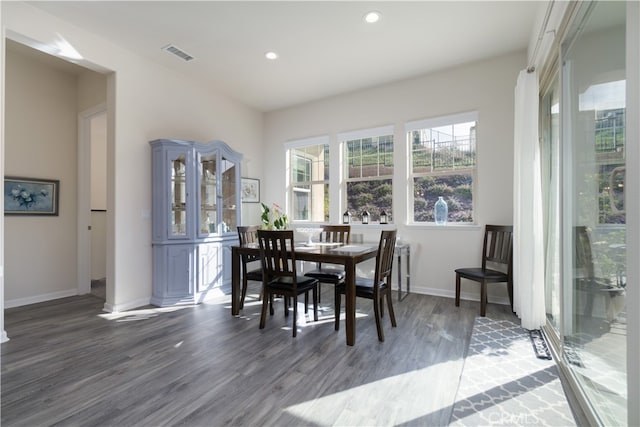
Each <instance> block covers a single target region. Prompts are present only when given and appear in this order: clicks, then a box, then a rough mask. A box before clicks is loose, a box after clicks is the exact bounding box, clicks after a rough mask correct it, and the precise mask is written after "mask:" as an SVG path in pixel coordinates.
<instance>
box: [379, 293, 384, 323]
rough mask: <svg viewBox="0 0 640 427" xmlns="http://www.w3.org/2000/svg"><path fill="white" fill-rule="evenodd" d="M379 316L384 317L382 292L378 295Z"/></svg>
mask: <svg viewBox="0 0 640 427" xmlns="http://www.w3.org/2000/svg"><path fill="white" fill-rule="evenodd" d="M380 317H381V318H382V317H384V294H382V295H380Z"/></svg>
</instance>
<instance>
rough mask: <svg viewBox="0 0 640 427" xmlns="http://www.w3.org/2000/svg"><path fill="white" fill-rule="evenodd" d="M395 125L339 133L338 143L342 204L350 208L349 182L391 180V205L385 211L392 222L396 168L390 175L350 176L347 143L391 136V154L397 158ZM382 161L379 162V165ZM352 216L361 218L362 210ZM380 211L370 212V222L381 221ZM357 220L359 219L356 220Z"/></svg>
mask: <svg viewBox="0 0 640 427" xmlns="http://www.w3.org/2000/svg"><path fill="white" fill-rule="evenodd" d="M394 132H395V127H394V126H393V125H387V126H380V127H374V128H366V129H360V130H355V131H350V132H342V133H339V134H338V138H337V139H338V143H339V146H340V152H341V169H342V183H341V184H342V185H341V188H340V200H341V205H342V206H344V207H345V209H348V206H349V201H348V195H347V187H348V184H349V183H354V182H370V181H390V185H391V206H390V207H389V210H388V211H385V213H386V214H387V222H388V223H390V224H392V223H394V222H395V221H394V214H393V205H394V199H393V182H394V178H395V175H396V168H395V166H394V167H393V170H392V172H391V174H389V175H379V174H378V175H376V176H367V177H362V176H360V177H357V178H349V162H348V158H349V156H348V155H347V150H348V146H347V143H348V142H350V141H357V140H362V139H367V138H381V137H387V136H389V137H391V144H392V145H391V148H392V149H391V154H392V156H393V157H394V158H395V155H396V154H395V143H396V142H395V139H396V138H395V133H394ZM379 165H380V163H378V166H379ZM350 213H351V215H352V218H360V217H361V214H362V212H351V211H350ZM379 217H380V212H379V211H378V212H369V224H371V223H374V221H376V220H377V221H379ZM356 222H357V221H356Z"/></svg>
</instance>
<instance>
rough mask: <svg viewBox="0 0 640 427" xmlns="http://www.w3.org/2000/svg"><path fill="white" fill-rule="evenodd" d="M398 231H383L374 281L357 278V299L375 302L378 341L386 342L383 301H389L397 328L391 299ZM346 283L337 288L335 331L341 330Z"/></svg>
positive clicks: (392, 321)
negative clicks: (342, 301) (341, 302)
mask: <svg viewBox="0 0 640 427" xmlns="http://www.w3.org/2000/svg"><path fill="white" fill-rule="evenodd" d="M396 234H397V231H396V230H383V231H382V233H381V234H380V243H379V244H378V254H377V255H376V267H375V273H374V277H373V279H369V278H364V277H356V297H360V298H367V299H370V300H373V313H374V316H375V319H376V328H377V330H378V340H380V341H384V332H383V331H382V317H383V316H384V303H383V299H386V300H387V307H388V309H389V318H390V319H391V326H393V327H394V328H395V327H396V326H397V323H396V316H395V313H394V311H393V302H392V299H393V298H391V270H392V268H393V251H394V249H395V246H396ZM346 292H347V291H346V285H345V283H344V282H342V283H339V284H337V285H336V287H335V300H336V301H335V329H336V331H337V330H339V329H340V301H341V299H342V296H341V295H343V294H346Z"/></svg>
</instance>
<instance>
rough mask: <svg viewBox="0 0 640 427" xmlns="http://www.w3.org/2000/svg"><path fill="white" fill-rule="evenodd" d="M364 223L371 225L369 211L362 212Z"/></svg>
mask: <svg viewBox="0 0 640 427" xmlns="http://www.w3.org/2000/svg"><path fill="white" fill-rule="evenodd" d="M362 223H363V224H369V212H367V211H364V212H362Z"/></svg>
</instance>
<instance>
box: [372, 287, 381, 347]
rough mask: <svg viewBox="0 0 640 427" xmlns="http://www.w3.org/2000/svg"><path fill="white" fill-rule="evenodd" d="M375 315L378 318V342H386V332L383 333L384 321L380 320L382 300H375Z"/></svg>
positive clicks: (375, 298)
mask: <svg viewBox="0 0 640 427" xmlns="http://www.w3.org/2000/svg"><path fill="white" fill-rule="evenodd" d="M373 314H374V316H375V318H376V329H378V340H379V341H384V332H382V320H381V319H380V298H377V297H374V298H373Z"/></svg>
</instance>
